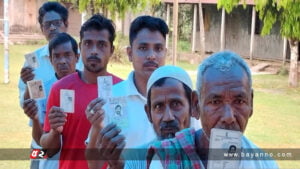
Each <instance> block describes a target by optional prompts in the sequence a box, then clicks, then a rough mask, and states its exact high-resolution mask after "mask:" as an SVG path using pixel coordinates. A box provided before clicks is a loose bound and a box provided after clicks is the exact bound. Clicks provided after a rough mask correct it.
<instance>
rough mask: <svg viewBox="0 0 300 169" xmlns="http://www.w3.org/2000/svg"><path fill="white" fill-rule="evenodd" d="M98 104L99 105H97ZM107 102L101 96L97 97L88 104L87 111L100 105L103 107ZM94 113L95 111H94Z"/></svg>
mask: <svg viewBox="0 0 300 169" xmlns="http://www.w3.org/2000/svg"><path fill="white" fill-rule="evenodd" d="M97 104H98V105H97ZM104 104H105V101H104V100H103V99H101V98H96V99H94V100H93V101H91V102H90V104H89V105H88V106H87V108H86V111H88V112H91V111H92V109H94V107H95V106H96V105H97V106H100V107H102V106H103V105H104ZM92 114H93V113H92Z"/></svg>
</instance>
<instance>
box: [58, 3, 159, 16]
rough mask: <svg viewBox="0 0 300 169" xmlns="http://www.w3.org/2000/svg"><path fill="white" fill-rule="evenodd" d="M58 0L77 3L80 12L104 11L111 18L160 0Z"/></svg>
mask: <svg viewBox="0 0 300 169" xmlns="http://www.w3.org/2000/svg"><path fill="white" fill-rule="evenodd" d="M58 1H60V2H71V3H73V4H76V5H78V6H77V7H78V9H79V11H80V12H84V11H88V10H89V9H90V10H91V11H92V13H93V12H95V13H97V12H99V11H101V12H102V13H105V12H106V11H107V12H109V13H110V14H111V17H112V18H115V17H116V16H119V17H121V18H123V17H124V16H125V13H126V12H127V11H131V12H138V11H142V10H144V9H145V8H146V7H149V6H150V7H153V6H155V5H158V4H159V3H160V0H58Z"/></svg>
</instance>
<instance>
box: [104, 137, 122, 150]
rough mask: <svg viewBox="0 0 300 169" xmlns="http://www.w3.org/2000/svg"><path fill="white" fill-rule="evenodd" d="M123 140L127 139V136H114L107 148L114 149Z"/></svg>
mask: <svg viewBox="0 0 300 169" xmlns="http://www.w3.org/2000/svg"><path fill="white" fill-rule="evenodd" d="M123 141H125V137H124V136H123V135H120V134H119V135H116V136H115V137H113V138H112V139H111V140H110V142H109V144H108V145H107V148H109V149H111V150H113V149H114V148H116V147H117V146H118V145H119V144H121V143H122V142H123Z"/></svg>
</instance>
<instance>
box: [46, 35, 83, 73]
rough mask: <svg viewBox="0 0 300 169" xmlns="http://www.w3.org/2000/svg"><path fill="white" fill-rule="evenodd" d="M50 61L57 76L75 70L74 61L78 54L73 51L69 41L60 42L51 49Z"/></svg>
mask: <svg viewBox="0 0 300 169" xmlns="http://www.w3.org/2000/svg"><path fill="white" fill-rule="evenodd" d="M50 61H51V63H52V65H53V67H54V70H55V72H56V74H57V76H58V78H59V79H60V78H62V77H64V76H66V75H69V74H71V73H74V72H75V71H76V63H77V61H78V54H77V53H74V51H73V49H72V44H71V42H70V41H69V42H66V43H63V44H60V45H58V46H56V47H55V48H53V49H52V56H51V57H50Z"/></svg>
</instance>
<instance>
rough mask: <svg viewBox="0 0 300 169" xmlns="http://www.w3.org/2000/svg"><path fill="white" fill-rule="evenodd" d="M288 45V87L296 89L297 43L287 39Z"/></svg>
mask: <svg viewBox="0 0 300 169" xmlns="http://www.w3.org/2000/svg"><path fill="white" fill-rule="evenodd" d="M289 44H290V48H291V58H290V73H289V86H290V87H298V57H299V53H298V46H299V41H297V40H292V39H289Z"/></svg>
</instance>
